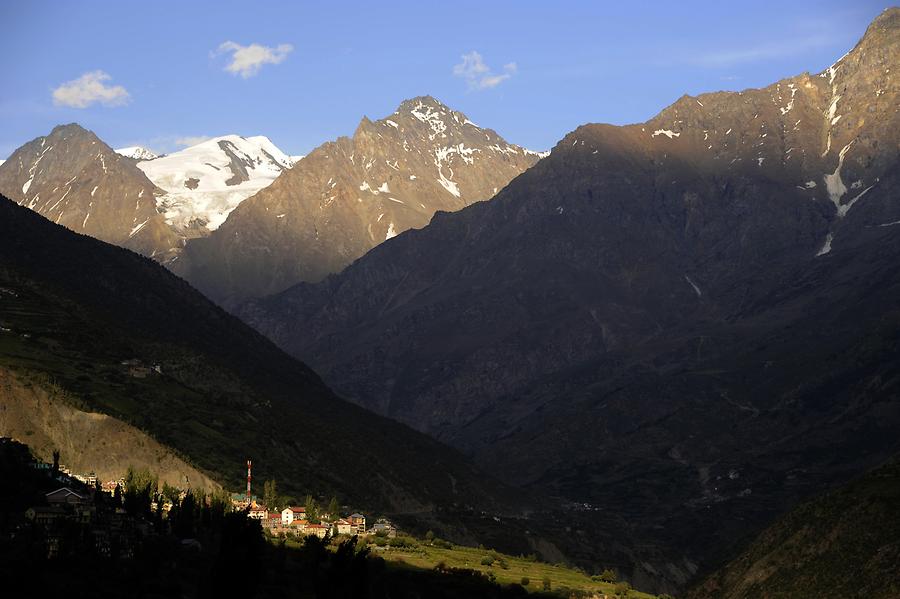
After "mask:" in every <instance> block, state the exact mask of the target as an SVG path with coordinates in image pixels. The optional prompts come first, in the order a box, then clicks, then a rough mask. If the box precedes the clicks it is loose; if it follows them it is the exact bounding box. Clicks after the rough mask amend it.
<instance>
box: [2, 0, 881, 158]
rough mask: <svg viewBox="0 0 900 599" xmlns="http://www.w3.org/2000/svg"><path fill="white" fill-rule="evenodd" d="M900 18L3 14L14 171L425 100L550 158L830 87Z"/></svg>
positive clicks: (345, 124)
mask: <svg viewBox="0 0 900 599" xmlns="http://www.w3.org/2000/svg"><path fill="white" fill-rule="evenodd" d="M884 8H885V5H884V4H883V2H879V3H875V2H872V1H869V0H857V1H852V2H851V1H844V2H836V1H828V0H825V1H821V2H809V1H806V0H793V1H790V2H786V1H784V0H781V1H779V2H767V1H759V2H747V3H740V4H739V3H736V2H730V1H726V2H722V1H721V0H720V1H718V2H693V1H685V0H679V1H677V2H671V1H668V2H640V1H635V2H615V3H613V2H588V1H582V2H567V1H553V2H546V1H544V2H530V1H525V0H518V1H504V0H498V1H493V2H492V1H488V0H482V1H481V2H469V1H467V0H455V1H452V2H428V1H423V0H419V1H418V2H388V1H383V2H371V1H370V2H327V3H326V2H317V3H311V2H302V3H300V2H296V3H287V2H272V3H262V2H256V1H246V0H245V1H243V2H227V1H219V2H199V1H198V2H186V1H182V2H167V1H160V0H154V1H152V2H148V1H146V0H145V1H141V2H129V1H125V0H117V1H113V0H108V1H106V2H99V1H96V2H93V1H84V2H74V1H59V2H45V1H40V0H28V1H16V0H0V22H2V23H4V35H3V36H2V37H0V56H2V57H3V58H2V59H0V60H2V63H0V64H2V70H0V80H2V85H0V156H2V157H6V156H8V155H9V154H10V153H11V152H12V151H13V150H15V148H16V147H18V146H19V145H21V144H22V143H24V142H26V141H28V140H30V139H33V138H34V137H37V136H39V135H44V134H46V133H47V132H49V131H50V129H52V128H53V126H55V125H57V124H60V123H68V122H73V121H74V122H78V123H80V124H82V125H83V126H85V127H87V128H89V129H92V130H93V131H94V132H96V133H97V134H98V135H99V136H100V137H101V138H102V139H103V140H105V141H106V142H107V143H109V144H110V145H112V146H113V147H121V146H126V145H136V144H141V145H147V146H149V147H151V148H152V149H154V150H157V151H172V150H175V149H177V148H178V147H179V144H183V143H184V142H186V141H189V140H190V139H191V138H197V137H202V136H215V135H224V134H228V133H237V134H240V135H245V136H249V135H260V134H261V135H267V136H269V137H270V138H271V139H272V140H273V141H274V142H275V144H276V145H278V146H279V147H281V148H282V149H283V150H285V151H286V152H288V153H291V154H302V153H307V152H309V151H310V150H311V149H312V148H314V147H316V146H317V145H319V144H320V143H322V142H324V141H327V140H329V139H333V138H335V137H337V136H339V135H350V134H352V133H353V130H354V129H355V127H356V125H357V123H358V122H359V119H360V118H361V117H362V116H363V115H367V116H369V117H370V118H381V117H384V116H386V115H388V114H390V113H391V112H393V111H394V109H395V108H396V106H397V105H398V104H399V103H400V102H401V101H402V100H404V99H406V98H409V97H413V96H417V95H425V94H430V95H433V96H435V97H437V98H438V99H440V100H442V101H443V102H444V103H446V104H447V105H449V106H450V107H452V108H454V109H456V110H461V111H462V112H465V113H466V114H467V115H468V116H469V118H471V119H472V120H473V121H475V122H476V123H478V124H480V125H482V126H487V127H491V128H493V129H495V130H496V131H497V132H498V133H500V134H501V135H502V136H504V137H505V138H506V139H507V140H508V141H511V142H514V143H518V144H521V145H525V146H527V147H530V148H534V149H547V148H550V147H552V146H553V145H554V144H555V142H556V141H557V140H558V139H560V138H561V137H562V136H563V135H565V133H567V132H568V131H570V130H572V129H574V128H575V127H577V126H578V125H580V124H583V123H586V122H608V123H615V124H624V123H631V122H639V121H644V120H646V119H648V118H650V117H651V116H653V115H654V114H655V113H657V112H658V111H659V110H661V109H662V108H664V107H665V106H666V105H668V104H670V103H671V102H673V101H674V100H675V99H677V98H678V97H679V96H680V95H682V94H683V93H689V94H697V93H701V92H707V91H716V90H740V89H745V88H748V87H758V86H764V85H767V84H769V83H771V82H773V81H776V80H778V79H780V78H783V77H787V76H790V75H794V74H797V73H800V72H803V71H810V72H817V71H820V70H822V69H824V68H826V67H828V66H829V65H830V64H831V63H833V62H834V61H835V60H836V59H837V58H839V57H840V56H841V55H842V54H844V53H845V52H846V51H847V50H849V49H850V48H851V47H852V46H853V45H854V44H855V43H856V42H857V40H858V39H859V37H860V36H862V34H863V32H864V31H865V28H866V26H867V25H868V23H869V22H870V21H871V20H872V19H873V18H875V17H876V16H877V15H878V14H879V13H880V12H881V10H883V9H884ZM229 42H230V44H229ZM254 44H255V45H256V46H258V47H252V46H253V45H254ZM248 48H249V49H248ZM473 52H476V53H477V56H476V55H474V54H472V53H473ZM464 56H466V57H467V58H465V59H464V58H463V57H464ZM229 66H230V67H231V68H230V70H229ZM455 67H456V68H455ZM98 71H100V72H102V75H99V76H98V75H97V72H98ZM86 74H88V77H87V78H86V79H82V77H83V76H84V75H86ZM107 76H108V77H107ZM76 81H77V82H79V83H77V84H72V83H71V82H76ZM85 84H87V85H85ZM54 90H59V91H57V92H56V94H55V95H54ZM82 105H83V106H84V107H76V106H82Z"/></svg>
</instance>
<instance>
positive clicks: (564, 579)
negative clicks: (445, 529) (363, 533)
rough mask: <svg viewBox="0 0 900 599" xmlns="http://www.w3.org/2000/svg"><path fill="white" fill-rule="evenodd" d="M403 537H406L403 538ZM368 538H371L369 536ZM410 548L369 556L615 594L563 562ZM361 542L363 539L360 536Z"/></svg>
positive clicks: (397, 564)
mask: <svg viewBox="0 0 900 599" xmlns="http://www.w3.org/2000/svg"><path fill="white" fill-rule="evenodd" d="M404 538H406V537H404ZM369 540H371V538H370V539H369ZM408 540H409V541H411V542H412V543H413V544H414V546H412V547H390V546H383V547H378V546H376V545H375V544H374V543H370V544H369V545H368V547H369V550H370V552H371V555H373V556H378V557H381V558H384V560H385V561H386V562H387V563H388V565H389V566H391V567H393V568H410V569H422V570H434V569H435V568H436V567H438V566H439V565H440V566H441V568H465V569H470V570H475V571H478V572H482V573H484V574H488V575H493V577H494V578H495V579H496V581H497V582H498V583H500V584H501V585H508V584H522V582H523V580H522V579H523V578H527V579H528V581H529V584H528V585H527V586H526V587H525V588H526V589H527V590H528V591H530V592H541V591H543V590H544V579H545V578H546V579H549V581H550V591H551V592H553V593H558V592H559V591H560V590H562V589H571V590H573V591H584V592H587V593H590V594H592V595H609V596H610V597H613V596H615V590H616V584H614V583H609V582H600V581H597V580H592V579H591V577H590V576H589V575H588V574H585V573H584V572H581V571H579V570H575V569H572V568H569V567H566V566H564V565H553V564H547V563H543V562H539V561H535V560H533V559H528V558H524V557H515V556H511V555H506V554H503V553H500V552H497V551H493V550H490V549H480V548H477V547H466V546H463V545H453V546H452V547H450V548H445V547H438V546H435V545H431V544H429V543H428V541H423V540H419V539H408ZM361 542H362V539H361ZM286 543H287V545H288V546H289V547H297V548H299V547H300V546H301V545H302V543H301V542H298V541H295V540H287V541H286ZM488 556H490V557H492V558H493V559H494V562H493V564H492V565H486V564H483V563H482V560H484V558H486V557H488ZM627 596H628V597H630V598H635V599H655V597H656V595H651V594H647V593H642V592H640V591H637V590H634V589H632V590H630V591H629V592H628V595H627Z"/></svg>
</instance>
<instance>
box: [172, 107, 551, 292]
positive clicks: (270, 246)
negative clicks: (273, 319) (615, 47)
mask: <svg viewBox="0 0 900 599" xmlns="http://www.w3.org/2000/svg"><path fill="white" fill-rule="evenodd" d="M539 158H540V155H539V154H538V153H535V152H531V151H529V150H526V149H524V148H521V147H519V146H515V145H511V144H508V143H507V142H506V141H504V140H503V139H502V138H501V137H500V136H498V135H497V134H496V133H494V132H493V131H491V130H490V129H484V128H481V127H479V126H477V125H475V124H474V123H472V122H471V121H469V120H468V119H467V118H466V116H465V115H464V114H462V113H460V112H456V111H453V110H451V109H450V108H448V107H446V106H445V105H443V104H441V103H440V102H438V101H437V100H435V99H434V98H431V97H420V98H415V99H412V100H407V101H405V102H403V103H402V104H401V105H400V107H399V108H398V109H397V111H396V112H395V113H394V114H392V115H390V116H389V117H387V118H384V119H381V120H379V121H374V122H373V121H370V120H369V119H368V118H363V120H362V121H361V122H360V124H359V126H358V127H357V129H356V132H355V133H354V135H353V137H352V138H347V137H342V138H339V139H338V140H336V141H334V142H328V143H326V144H323V145H322V146H320V147H319V148H317V149H315V150H314V151H313V152H311V153H310V154H309V155H308V156H306V157H305V158H304V159H303V160H302V161H300V162H299V163H298V164H297V165H296V166H295V167H294V168H293V169H291V170H290V171H288V172H286V173H285V174H284V175H282V176H281V177H279V178H278V179H277V180H276V181H275V182H274V183H273V184H272V185H271V186H269V187H267V188H265V189H263V190H262V191H260V192H259V193H258V194H257V195H256V196H254V197H253V198H251V199H248V200H246V201H245V202H244V203H242V204H241V205H240V206H239V207H238V208H237V209H235V210H234V211H233V212H232V213H231V214H230V216H229V217H228V219H227V220H226V222H225V223H224V224H223V225H222V226H221V227H219V228H218V229H217V230H216V231H215V232H214V233H213V234H212V235H210V236H209V237H208V238H206V239H198V240H192V241H191V242H189V243H188V245H187V247H186V248H185V251H184V253H183V255H182V256H181V257H180V258H179V259H178V260H177V261H176V262H174V263H173V264H172V265H171V268H172V269H173V270H174V271H175V272H176V273H178V274H180V275H181V276H183V277H184V278H186V279H187V280H188V281H190V282H191V283H192V284H193V285H195V286H196V287H197V288H199V289H200V290H202V291H204V292H205V293H206V294H207V295H208V296H209V297H211V298H213V299H215V300H217V301H219V302H220V303H222V304H223V305H226V306H231V305H234V304H235V303H236V302H238V301H240V300H242V299H245V298H248V297H255V296H260V295H265V294H269V293H274V292H278V291H281V290H283V289H285V288H287V287H289V286H290V285H293V284H295V283H297V282H300V281H318V280H321V279H322V278H324V277H325V276H327V275H329V274H331V273H334V272H338V271H340V270H341V269H343V268H344V267H346V266H347V265H348V264H350V263H351V262H352V261H353V260H355V259H357V258H359V257H360V256H362V255H363V254H364V253H366V252H367V251H368V250H370V249H371V248H373V247H375V246H376V245H378V244H380V243H382V242H384V241H386V240H388V239H391V238H392V237H394V236H396V235H398V234H399V233H401V232H403V231H405V230H407V229H414V228H421V227H424V226H425V225H427V224H428V222H429V221H430V220H431V218H432V216H433V215H434V213H435V212H437V211H456V210H459V209H461V208H463V207H465V206H468V205H470V204H473V203H475V202H478V201H481V200H485V199H488V198H490V197H492V196H493V195H494V194H496V193H497V192H498V191H499V190H500V189H502V188H503V187H504V186H505V185H506V184H507V183H509V181H510V180H511V179H512V178H513V177H515V176H516V175H518V174H520V173H521V172H523V171H524V170H525V169H527V168H528V167H530V166H532V165H533V164H534V163H535V162H537V160H538V159H539Z"/></svg>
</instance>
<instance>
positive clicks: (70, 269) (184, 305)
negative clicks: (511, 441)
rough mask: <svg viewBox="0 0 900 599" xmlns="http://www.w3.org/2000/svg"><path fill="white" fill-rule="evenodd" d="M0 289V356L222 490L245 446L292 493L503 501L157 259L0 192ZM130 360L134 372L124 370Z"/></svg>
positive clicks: (431, 445) (471, 473)
mask: <svg viewBox="0 0 900 599" xmlns="http://www.w3.org/2000/svg"><path fill="white" fill-rule="evenodd" d="M0 288H2V289H0V302H2V311H0V320H2V325H3V329H4V330H3V331H2V332H0V366H3V367H6V368H10V369H11V370H13V371H15V372H21V373H25V374H26V375H27V374H28V373H39V374H44V375H46V376H48V377H50V378H51V379H52V380H54V381H55V384H57V385H59V386H60V387H61V388H62V389H63V390H65V391H66V393H67V394H68V395H70V396H72V397H75V398H77V399H78V401H80V402H81V405H79V406H76V407H78V408H79V409H82V410H87V411H96V412H100V413H104V414H108V415H109V416H112V417H114V418H116V419H119V420H122V421H124V422H126V423H128V424H131V425H134V426H136V427H137V428H139V429H141V430H142V431H144V432H146V433H148V434H150V435H151V436H152V437H153V438H154V439H155V440H157V441H158V442H160V443H162V444H163V445H166V446H168V447H171V448H173V450H175V451H176V452H177V453H178V454H179V455H181V456H187V457H189V459H190V463H191V465H192V466H194V467H196V468H197V469H198V470H200V471H202V472H204V473H206V474H208V475H209V476H211V477H213V478H214V479H216V480H217V481H219V482H221V483H224V484H228V485H230V486H231V487H232V488H240V486H241V478H242V467H241V465H242V464H243V463H244V461H245V460H246V459H247V457H248V456H250V457H252V458H253V460H254V465H255V470H254V473H255V474H256V475H257V476H258V477H259V480H264V479H268V478H272V477H277V478H278V481H279V485H280V486H281V487H283V488H284V491H285V492H287V493H289V494H292V495H294V496H295V497H302V496H303V495H305V494H306V493H312V494H314V495H315V494H322V495H325V494H328V493H332V492H334V493H338V495H339V496H341V497H344V498H345V499H347V500H348V501H349V502H353V503H354V504H356V505H364V506H370V507H369V509H372V510H384V511H392V512H406V511H410V512H422V513H428V512H429V511H430V510H432V509H435V508H436V507H438V506H441V507H443V508H445V509H449V508H450V507H451V506H453V505H454V504H457V505H461V504H466V505H483V506H491V505H497V504H496V503H495V500H498V501H500V502H501V503H503V504H505V505H511V504H510V503H509V502H507V501H506V499H507V497H504V491H503V489H502V487H500V486H498V485H496V484H494V483H491V482H490V481H489V480H483V479H482V478H481V477H480V475H479V474H478V473H477V472H476V471H475V470H474V469H473V468H472V467H471V466H470V465H469V464H468V463H467V462H466V461H465V460H463V459H461V458H460V457H459V456H458V455H457V454H456V453H455V452H453V451H451V450H448V449H447V448H445V447H443V446H441V445H439V444H437V443H435V442H434V441H432V440H430V439H428V438H427V437H424V436H423V435H420V434H418V433H415V432H413V431H411V430H409V429H407V428H406V427H404V426H402V425H398V424H396V423H393V422H391V421H388V420H385V419H382V418H380V417H378V416H375V415H372V414H370V413H367V412H365V411H363V410H362V409H360V408H357V407H355V406H352V405H350V404H347V403H345V402H343V401H342V400H340V399H338V398H337V397H335V396H334V395H333V394H332V393H331V392H330V391H329V390H328V389H327V388H326V387H325V386H324V385H323V384H322V383H321V381H320V380H319V378H318V377H317V376H316V375H315V374H314V373H313V372H312V371H310V370H309V369H308V368H306V367H305V366H304V365H302V364H300V363H299V362H296V361H294V360H293V359H291V358H289V357H288V356H286V355H285V354H283V353H282V352H281V351H279V350H278V349H276V348H275V347H274V346H273V345H272V344H271V343H270V342H268V341H266V340H265V339H264V338H263V337H261V336H260V335H258V334H257V333H255V332H254V331H252V330H251V329H250V328H249V327H247V326H245V325H243V324H241V323H240V322H239V321H237V320H236V319H235V318H233V317H231V316H229V315H227V314H226V313H224V312H223V311H221V310H220V309H219V308H217V307H215V306H214V305H213V304H212V303H211V302H209V301H208V300H206V299H205V298H204V297H202V296H201V295H200V294H199V293H197V292H196V291H194V290H193V289H192V288H191V287H190V286H188V285H187V284H186V283H184V282H183V281H181V280H179V279H178V278H177V277H175V276H173V275H172V274H171V273H169V272H167V271H166V270H165V269H164V268H163V267H161V266H159V265H158V264H156V263H154V262H152V261H150V260H148V259H145V258H142V257H139V256H137V255H135V254H132V253H130V252H127V251H123V250H121V249H119V248H115V247H113V246H110V245H107V244H105V243H102V242H99V241H97V240H94V239H91V238H89V237H84V236H78V235H74V234H72V233H71V232H69V231H66V230H65V229H63V228H61V227H58V226H56V225H53V224H52V223H50V222H48V221H47V220H45V219H44V218H43V217H41V216H39V215H37V214H36V213H34V212H32V211H30V210H27V209H25V208H23V207H19V206H16V205H15V204H14V203H13V202H10V201H8V200H6V199H3V201H2V202H0ZM135 360H136V361H137V363H138V364H143V365H145V366H146V367H147V370H145V371H144V372H143V373H137V374H135V373H133V372H131V370H130V368H131V366H129V365H128V364H131V362H129V361H135ZM154 365H157V366H158V367H159V369H158V371H156V370H153V371H150V370H149V367H150V366H154ZM514 503H515V501H513V502H512V504H514Z"/></svg>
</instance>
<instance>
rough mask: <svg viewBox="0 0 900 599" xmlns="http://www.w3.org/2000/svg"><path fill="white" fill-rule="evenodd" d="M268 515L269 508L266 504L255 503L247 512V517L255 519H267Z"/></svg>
mask: <svg viewBox="0 0 900 599" xmlns="http://www.w3.org/2000/svg"><path fill="white" fill-rule="evenodd" d="M268 515H269V510H267V509H266V506H264V505H254V506H253V507H251V508H250V511H249V512H248V513H247V517H249V518H253V519H254V520H265V519H266V518H267V517H268Z"/></svg>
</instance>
